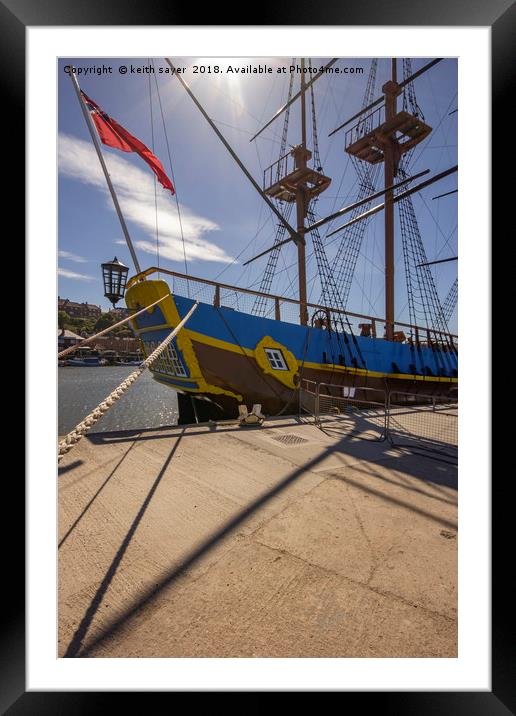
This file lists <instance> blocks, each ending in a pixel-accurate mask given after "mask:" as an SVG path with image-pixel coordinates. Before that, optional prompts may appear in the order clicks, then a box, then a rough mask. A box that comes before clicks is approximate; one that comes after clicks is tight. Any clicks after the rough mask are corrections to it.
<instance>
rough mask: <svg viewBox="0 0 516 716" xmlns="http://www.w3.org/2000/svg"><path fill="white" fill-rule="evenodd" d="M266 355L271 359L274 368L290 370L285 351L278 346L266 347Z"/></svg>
mask: <svg viewBox="0 0 516 716" xmlns="http://www.w3.org/2000/svg"><path fill="white" fill-rule="evenodd" d="M265 355H266V356H267V358H268V359H269V363H270V364H271V368H272V369H273V370H288V365H287V364H286V362H285V358H284V357H283V353H282V352H281V351H280V350H277V349H276V348H265Z"/></svg>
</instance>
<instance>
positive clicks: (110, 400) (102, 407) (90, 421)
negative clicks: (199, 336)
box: [57, 301, 199, 462]
mask: <svg viewBox="0 0 516 716" xmlns="http://www.w3.org/2000/svg"><path fill="white" fill-rule="evenodd" d="M198 305H199V301H196V302H195V303H194V305H193V306H192V308H191V309H190V310H189V311H188V313H187V314H186V316H185V317H184V318H183V320H182V321H181V322H180V323H178V325H177V326H176V327H175V328H174V329H173V331H172V332H171V333H170V334H169V335H168V336H167V337H166V338H165V339H164V340H163V341H162V342H161V343H160V345H159V346H158V347H157V348H156V349H155V350H154V351H153V352H152V353H151V354H150V356H148V358H146V359H145V360H144V361H143V363H142V364H141V366H139V367H138V368H137V369H136V370H135V371H134V372H133V373H131V375H129V376H128V377H127V378H126V379H125V380H124V381H123V382H122V383H120V385H119V386H118V388H115V390H113V391H112V392H111V393H110V394H109V395H108V396H107V398H105V399H104V400H103V401H102V402H101V403H100V404H99V405H97V407H96V408H94V410H92V411H91V413H90V414H89V415H87V416H86V417H85V418H84V420H83V421H82V422H80V423H79V424H78V425H76V426H75V428H74V429H73V430H72V431H71V432H69V433H68V435H66V437H64V438H63V439H62V440H61V441H60V443H59V449H58V458H57V459H58V462H59V461H60V460H61V459H62V458H63V457H64V456H65V455H66V453H68V452H69V451H70V450H71V449H72V448H73V447H74V445H77V443H78V442H79V440H81V438H82V437H83V436H84V435H85V434H86V433H87V432H88V430H89V429H90V428H92V427H93V425H95V423H97V422H98V421H99V420H100V418H101V417H102V416H103V415H104V414H105V413H107V411H108V410H109V409H110V408H111V407H112V406H113V405H114V404H115V403H116V402H117V401H118V400H120V398H121V397H122V396H123V395H124V393H126V391H127V390H128V389H129V388H130V387H131V385H132V384H133V383H134V382H135V381H136V380H137V379H138V378H139V377H140V375H141V374H142V373H143V371H144V370H145V369H146V368H148V367H149V366H150V365H151V364H152V363H153V362H154V361H155V360H156V358H159V356H160V355H161V353H163V351H164V350H165V348H166V347H167V346H168V345H169V343H170V342H171V341H172V339H173V338H175V336H176V335H177V334H178V333H179V331H180V330H181V329H182V328H183V326H184V325H185V323H186V322H187V321H188V319H189V318H190V316H191V315H192V313H193V312H194V311H195V309H196V308H197V306H198Z"/></svg>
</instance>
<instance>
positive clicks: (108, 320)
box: [94, 313, 116, 331]
mask: <svg viewBox="0 0 516 716" xmlns="http://www.w3.org/2000/svg"><path fill="white" fill-rule="evenodd" d="M113 323H116V318H115V317H114V316H113V314H112V313H102V314H101V315H100V317H99V318H98V319H97V322H96V323H95V326H94V329H95V331H102V330H104V328H107V327H108V326H112V325H113Z"/></svg>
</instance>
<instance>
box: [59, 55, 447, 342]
mask: <svg viewBox="0 0 516 716" xmlns="http://www.w3.org/2000/svg"><path fill="white" fill-rule="evenodd" d="M327 59H329V58H322V59H320V58H319V59H317V60H313V64H314V65H320V64H323V63H325V62H326V61H327ZM173 61H174V63H175V64H176V66H185V67H186V68H187V72H186V74H185V75H184V77H185V79H186V81H187V82H188V84H189V85H190V86H191V88H192V90H193V91H194V93H195V94H196V95H197V96H198V98H199V100H200V101H201V103H202V104H203V106H204V107H205V109H206V110H207V112H208V113H209V114H210V116H211V117H212V118H213V119H214V120H215V121H216V123H217V126H218V127H219V129H220V130H221V131H222V133H223V134H224V135H225V137H226V138H227V140H228V141H229V143H230V144H231V145H232V146H233V148H234V149H235V150H236V151H237V153H238V154H239V156H240V158H241V159H242V161H243V162H244V164H245V165H246V166H247V167H248V169H249V170H250V171H251V173H252V174H253V176H254V177H255V179H256V180H257V181H258V183H259V184H261V182H262V172H263V169H264V168H265V167H267V166H269V165H270V164H271V163H272V162H273V161H275V160H276V159H277V158H278V157H279V140H280V137H281V131H282V127H283V121H282V119H279V120H277V121H275V122H274V123H273V124H272V125H271V127H270V128H269V129H267V130H265V132H264V133H263V134H262V135H261V137H260V138H258V139H257V140H256V141H254V142H252V143H250V142H249V139H250V137H251V136H252V135H253V134H254V133H255V132H256V131H257V129H259V128H260V127H261V126H262V125H263V124H264V123H265V122H266V121H267V120H268V119H269V118H270V117H272V115H273V114H274V113H275V112H276V110H277V109H278V108H279V107H280V106H281V105H282V104H283V103H284V102H285V100H286V97H287V92H288V83H289V76H288V74H278V73H276V72H273V73H272V74H261V75H255V74H252V75H249V74H243V75H241V74H236V73H235V74H231V75H230V74H227V73H226V72H225V71H224V72H222V73H220V74H218V75H215V74H203V75H201V74H195V75H194V74H193V73H192V65H194V64H203V65H211V66H213V65H215V64H217V65H219V66H220V67H221V68H222V69H223V70H225V69H226V67H227V65H228V64H231V65H232V66H235V67H246V66H248V65H249V64H252V65H254V66H255V65H259V64H260V65H267V66H270V67H273V68H274V69H275V68H276V67H277V66H284V65H287V66H288V65H290V64H291V59H290V58H253V59H246V58H231V59H222V58H173ZM427 61H428V60H427V59H425V58H419V59H413V61H412V66H413V70H414V71H416V70H417V69H418V68H419V67H421V66H423V64H425V63H426V62H427ZM69 63H72V64H74V65H75V66H77V67H81V68H83V69H90V70H91V69H93V68H96V67H101V66H103V65H104V66H110V67H112V73H111V74H94V73H90V74H86V75H84V76H80V77H79V82H80V85H81V88H82V89H83V90H84V91H85V92H86V93H87V94H88V95H89V96H90V97H91V98H92V99H94V100H95V101H96V102H97V103H98V104H99V105H100V106H101V107H102V108H103V109H104V110H105V111H106V112H107V113H108V114H110V115H111V116H113V117H114V118H115V119H117V121H118V122H120V124H122V125H123V126H124V127H126V128H127V129H128V130H129V131H130V132H131V133H132V134H134V135H135V136H136V137H138V138H139V139H140V140H141V141H142V142H144V143H145V144H147V146H149V147H150V148H152V144H153V142H152V130H151V109H152V115H153V129H154V152H155V154H156V155H157V156H158V158H159V159H160V160H161V161H162V163H163V165H164V167H165V170H166V171H167V173H168V174H169V176H171V171H170V165H169V159H168V152H167V144H166V138H165V133H164V130H163V124H162V119H161V114H160V108H159V104H158V98H157V94H156V84H155V78H156V79H157V82H158V85H159V92H160V97H161V101H162V105H163V113H164V118H165V124H166V132H167V137H168V142H169V147H170V152H171V157H172V165H173V173H174V178H175V185H176V189H177V195H178V200H179V204H180V210H181V219H182V224H183V232H184V238H185V249H186V253H187V260H188V272H189V273H190V274H192V275H198V276H201V277H204V278H211V279H215V278H217V277H219V276H220V280H221V281H224V282H226V283H232V284H237V285H240V286H244V287H249V286H251V285H254V286H255V287H258V286H259V282H260V278H261V274H262V272H263V269H264V267H265V264H266V258H263V259H261V260H259V261H256V262H254V263H253V264H251V265H250V266H249V267H247V268H246V267H243V266H242V263H243V261H245V260H246V259H248V258H250V257H251V256H253V255H254V254H255V253H258V252H259V251H261V250H263V249H264V248H266V247H268V246H270V245H271V244H272V242H273V240H274V234H275V226H276V221H277V220H276V219H275V217H274V216H273V215H272V212H271V211H270V209H269V208H268V207H267V206H266V205H265V203H264V201H263V199H262V198H261V197H260V196H259V195H258V194H257V193H256V191H255V190H254V189H253V187H252V186H251V184H250V183H249V182H248V180H247V179H246V178H245V176H244V175H243V174H242V172H241V170H240V169H239V168H238V167H237V165H236V164H235V162H234V160H233V159H232V157H231V156H230V155H229V153H228V152H227V151H226V149H225V148H224V147H223V146H222V144H221V143H220V140H219V139H218V138H217V137H216V136H215V134H214V132H213V131H212V129H211V128H210V127H209V126H208V124H207V123H206V121H205V119H204V118H203V117H202V116H201V114H200V112H199V110H198V109H197V108H196V107H195V106H194V104H193V102H192V101H191V99H190V98H189V97H188V95H187V94H186V92H185V90H184V89H183V88H182V87H181V85H180V83H179V81H178V80H177V78H175V77H170V76H165V75H160V74H159V73H156V75H148V74H131V73H127V74H120V73H119V67H120V66H121V65H126V66H128V67H129V66H130V65H131V64H132V65H133V66H138V67H143V66H145V65H148V64H149V61H148V59H147V58H133V59H127V58H124V59H113V58H105V59H103V58H95V59H76V58H74V59H71V58H63V59H62V60H60V61H59V63H58V82H59V107H58V110H59V294H60V295H61V296H64V297H68V298H70V299H72V300H80V301H89V302H92V303H96V304H100V305H102V307H103V308H106V309H107V308H108V305H109V304H108V301H107V300H106V299H105V298H104V296H103V287H102V281H101V275H100V264H101V263H102V262H103V261H106V260H109V259H111V258H113V256H114V255H115V254H116V255H117V256H118V258H119V259H120V260H121V261H123V262H124V263H126V264H127V265H129V266H131V261H130V256H129V252H128V250H127V247H126V246H125V242H124V241H123V236H122V232H121V228H120V225H119V223H118V219H117V216H116V213H115V211H114V208H113V205H112V202H111V199H110V197H109V195H108V193H107V190H106V186H105V181H104V180H103V177H102V175H101V173H100V167H99V163H98V159H97V157H96V155H95V154H94V150H93V147H92V144H91V140H90V138H89V134H88V131H87V128H86V125H85V122H84V119H83V117H82V114H81V110H80V107H79V105H78V102H77V98H76V96H75V93H74V91H73V87H72V83H71V80H70V78H69V77H68V75H67V74H66V73H65V72H64V67H65V65H67V64H69ZM370 64H371V61H370V60H369V59H363V58H362V59H358V60H356V59H349V58H346V59H340V60H339V61H338V63H337V66H340V67H341V68H344V67H349V68H351V67H362V68H364V70H365V72H364V74H352V73H347V74H344V73H342V74H340V75H338V76H333V77H330V76H328V77H323V78H321V79H319V80H318V81H317V82H316V83H315V84H314V92H315V102H316V107H317V116H318V137H319V147H320V153H321V158H322V163H323V168H324V173H325V174H327V175H328V176H330V177H332V184H331V186H330V187H329V189H328V190H327V191H326V193H325V194H323V195H322V197H321V199H320V200H319V203H318V207H317V212H318V215H320V216H325V215H327V214H328V213H330V212H331V211H335V210H337V209H339V208H340V207H341V206H344V205H346V204H349V203H351V202H352V201H354V200H355V198H356V193H357V188H358V187H357V177H356V172H355V170H354V168H353V166H352V164H351V162H350V161H349V158H348V155H347V154H345V152H344V150H343V145H344V132H339V133H337V134H335V135H334V136H333V137H332V138H331V139H328V133H329V132H330V131H331V130H332V129H334V128H335V127H336V126H337V125H338V124H340V123H341V122H342V121H344V120H346V119H347V118H348V117H350V116H351V115H353V114H355V113H356V112H357V111H358V110H359V109H360V106H361V103H362V98H363V94H364V89H365V83H366V79H367V75H368V72H369V67H370ZM399 64H401V63H399ZM154 66H155V68H156V71H157V70H158V68H159V67H160V66H163V67H164V66H165V63H164V61H163V60H162V59H160V58H156V59H155V60H154ZM389 72H390V61H388V60H383V59H381V60H380V61H379V65H378V75H377V81H376V90H375V93H374V97H375V98H376V97H378V96H379V95H380V93H381V85H382V84H383V83H384V82H385V81H386V80H387V79H388V73H389ZM398 72H399V73H401V68H400V69H399V70H398ZM149 77H150V90H151V98H150V94H149ZM294 82H295V84H294V86H295V88H296V89H298V87H299V75H296V76H295V80H294ZM415 89H416V94H417V101H418V104H419V105H420V107H421V109H422V110H423V113H424V115H425V120H426V122H427V123H428V124H429V125H430V126H432V127H433V128H434V131H433V132H432V134H431V135H430V137H429V138H428V139H427V140H426V141H425V142H424V143H423V144H422V145H420V146H419V147H417V148H416V150H415V152H414V155H413V162H412V165H411V172H413V173H416V172H418V171H421V170H424V169H430V170H431V172H432V173H434V172H439V171H442V170H444V169H446V168H448V167H450V166H452V165H454V164H456V163H457V113H455V114H452V115H450V114H449V113H450V112H451V111H452V110H454V109H456V108H457V63H456V60H453V59H451V60H444V61H442V62H440V63H439V64H437V65H436V66H435V67H434V68H432V69H431V70H429V71H428V72H426V73H425V74H423V75H422V76H421V77H420V78H419V79H417V80H416V82H415ZM298 106H299V103H296V104H295V105H294V107H293V108H292V111H291V121H290V124H289V136H288V143H289V144H291V145H294V144H296V143H298V142H299V117H298V115H299V108H298ZM309 125H310V123H309ZM309 136H310V133H309ZM309 144H310V142H309ZM103 151H104V156H105V157H106V161H107V163H108V166H109V170H110V173H111V175H112V179H113V182H114V184H115V187H116V189H117V193H118V195H119V199H120V203H121V206H122V209H123V211H124V215H125V217H126V220H127V224H128V227H129V232H130V234H131V236H132V239H133V241H134V243H135V245H136V250H137V253H138V257H139V260H140V264H141V266H142V268H145V267H147V266H152V265H155V264H156V262H157V252H156V205H155V191H154V175H153V174H152V172H151V171H150V170H149V168H148V167H147V165H146V164H145V163H144V162H143V161H142V160H141V159H140V158H139V157H138V156H137V155H135V154H126V153H122V152H118V151H116V150H113V149H110V148H108V147H103ZM456 187H457V175H456V174H453V175H451V176H449V177H447V178H445V179H444V180H442V181H441V182H438V183H437V184H435V185H433V186H432V187H429V188H428V189H426V190H424V191H423V192H421V194H416V195H415V196H414V197H413V198H414V206H415V210H416V214H417V217H418V222H419V228H420V231H421V234H422V237H423V241H424V244H425V248H426V252H427V256H428V259H429V260H434V259H440V258H447V257H449V256H456V255H457V195H456V194H453V195H451V196H449V197H445V198H443V199H437V200H432V197H434V196H436V195H437V194H442V193H445V192H447V191H451V190H452V189H455V188H456ZM156 201H157V205H158V212H157V221H158V240H159V253H160V265H161V266H163V267H165V268H169V269H172V270H176V271H182V272H183V271H184V256H183V242H182V239H181V233H180V228H179V222H178V214H177V204H176V201H175V198H174V197H171V196H170V194H169V193H168V192H166V191H165V190H164V189H163V188H162V187H161V186H160V185H159V184H158V185H157V191H156ZM335 226H336V225H334V227H335ZM323 236H324V233H323ZM397 238H398V241H397V247H396V297H397V298H396V309H397V318H398V320H407V319H408V313H407V308H406V288H405V279H404V272H403V259H402V254H401V241H400V240H399V234H397ZM332 239H333V240H332ZM325 243H326V246H327V253H328V256H329V258H330V262H331V260H332V258H333V257H334V256H335V252H336V250H337V247H338V243H339V241H338V240H335V237H332V238H331V239H328V240H327V241H326V242H325ZM311 253H312V249H311V246H310V243H309V245H308V247H307V254H308V255H310V254H311ZM239 254H240V256H239ZM237 256H239V258H238V259H237V260H236V261H235V260H234V259H235V257H237ZM294 262H295V248H294V247H293V246H292V245H288V246H286V247H285V248H284V249H283V250H282V252H281V256H280V259H279V263H278V271H279V273H278V275H277V277H276V279H275V282H274V284H273V287H272V290H273V292H275V293H280V294H284V295H292V294H293V287H295V277H296V272H295V269H294V266H292V264H293V263H294ZM382 266H383V213H382V212H380V213H379V214H378V215H376V216H375V217H374V218H373V219H372V220H371V221H370V223H369V225H368V229H367V233H366V235H365V237H364V241H363V244H362V250H361V255H360V258H359V260H358V264H357V268H356V273H355V279H354V282H353V287H352V291H351V295H350V301H349V304H348V308H349V309H350V310H352V311H357V312H364V313H372V314H375V315H379V316H381V315H383V313H384V308H383V273H382ZM131 268H132V266H131ZM432 272H433V276H434V279H435V282H436V286H437V290H438V293H439V296H440V298H441V300H444V297H445V296H446V294H447V292H448V289H449V288H450V286H451V284H452V282H453V280H454V279H455V277H456V275H457V263H456V262H450V263H445V264H441V265H438V266H435V267H434V268H433V269H432ZM308 278H309V292H310V298H311V300H312V301H314V302H317V301H318V300H319V298H320V284H319V283H318V280H317V277H316V266H315V259H314V257H311V258H309V260H308ZM291 284H292V285H291ZM451 328H452V330H456V315H454V317H453V319H452V321H451Z"/></svg>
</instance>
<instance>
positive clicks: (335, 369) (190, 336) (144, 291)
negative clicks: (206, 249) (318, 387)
mask: <svg viewBox="0 0 516 716" xmlns="http://www.w3.org/2000/svg"><path fill="white" fill-rule="evenodd" d="M167 293H168V294H169V296H170V300H169V301H163V302H162V303H161V304H160V306H161V310H162V312H163V315H164V316H165V319H166V321H167V323H166V324H160V325H159V326H152V327H149V328H142V329H136V328H135V332H136V333H137V335H140V334H143V333H146V332H148V331H156V330H164V329H166V328H175V326H177V325H178V323H179V322H180V321H181V317H180V315H179V312H178V310H177V307H176V304H175V301H174V298H173V295H172V294H171V293H170V289H169V286H168V284H167V283H166V281H160V280H157V281H156V280H153V281H141V282H139V283H135V284H132V285H131V286H130V287H129V288H128V289H127V292H126V303H127V306H128V307H129V308H137V307H141V306H142V305H145V304H147V305H148V304H150V303H153V302H154V301H157V300H158V299H159V298H162V296H164V295H166V294H167ZM153 311H154V309H153V308H151V309H149V313H152V312H153ZM192 341H196V342H198V343H202V344H204V345H207V346H211V347H213V348H218V349H220V350H225V351H230V352H231V353H238V354H239V355H244V356H247V357H249V358H253V359H254V360H255V361H256V362H257V364H258V365H259V366H260V368H262V370H263V363H264V360H263V356H262V353H263V348H264V347H268V346H270V347H274V346H277V347H280V346H281V344H279V343H276V342H275V341H273V340H272V339H271V338H269V337H265V338H264V339H262V340H261V341H260V342H259V343H258V345H257V346H256V348H255V349H254V350H253V349H251V348H244V347H243V346H236V345H234V344H232V343H228V342H227V341H223V340H220V339H219V338H213V337H212V336H207V335H205V334H204V333H199V332H197V331H193V330H191V329H189V328H187V327H185V328H183V330H182V331H180V333H179V334H178V336H177V338H176V342H177V345H178V347H179V349H180V351H181V353H182V354H183V356H184V359H185V361H186V362H187V364H188V368H189V371H190V376H189V377H188V378H184V380H189V381H195V382H196V383H197V384H198V386H199V387H198V388H197V389H195V388H186V387H185V388H184V390H188V391H189V392H194V393H195V392H199V393H205V392H208V393H214V394H219V395H228V396H230V397H232V398H236V399H237V400H239V401H241V400H242V396H241V395H239V394H238V393H234V392H232V391H229V390H224V389H223V388H220V387H219V386H216V385H211V384H209V383H208V382H207V381H206V379H205V378H204V376H203V374H202V370H201V367H200V365H199V361H198V360H197V356H196V354H195V350H194V348H193V345H192ZM281 348H282V350H283V351H285V350H287V349H286V348H285V347H284V346H281ZM287 355H288V358H289V359H290V360H289V361H288V366H289V370H288V373H287V375H286V376H285V378H284V382H285V384H287V383H288V384H289V387H297V385H295V384H294V381H293V376H294V374H295V372H296V369H295V368H294V366H293V365H292V359H293V360H294V361H296V359H295V358H294V356H293V355H292V354H291V353H290V351H288V353H287ZM296 362H297V371H298V370H299V368H300V366H301V364H302V365H303V367H306V368H310V369H312V370H320V371H325V372H327V373H342V374H348V375H357V376H367V377H370V378H394V379H397V380H417V381H423V382H433V383H448V384H450V383H452V384H457V383H458V378H444V377H441V376H427V375H413V374H412V373H382V372H379V371H373V370H366V369H364V368H351V367H348V366H341V365H328V364H327V363H313V362H310V361H303V362H300V361H296ZM264 372H270V374H271V375H274V373H272V371H264ZM274 377H275V378H277V377H278V376H277V375H274ZM156 379H157V380H158V378H156ZM174 380H180V378H176V377H174ZM162 382H164V381H162ZM280 382H283V380H282V381H280Z"/></svg>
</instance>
